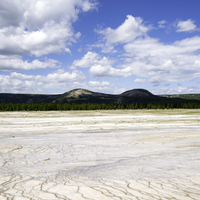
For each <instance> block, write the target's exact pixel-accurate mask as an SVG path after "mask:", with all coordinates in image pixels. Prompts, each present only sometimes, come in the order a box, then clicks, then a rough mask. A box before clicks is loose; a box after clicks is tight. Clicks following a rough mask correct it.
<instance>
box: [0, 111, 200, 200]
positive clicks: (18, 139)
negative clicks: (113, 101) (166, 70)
mask: <svg viewBox="0 0 200 200" xmlns="http://www.w3.org/2000/svg"><path fill="white" fill-rule="evenodd" d="M111 199H113V200H151V199H158V200H177V199H178V200H199V199H200V110H181V109H177V110H176V109H174V110H111V111H103V110H98V111H50V112H47V111H46V112H39V111H38V112H0V200H111Z"/></svg>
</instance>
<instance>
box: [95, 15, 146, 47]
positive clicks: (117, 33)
mask: <svg viewBox="0 0 200 200" xmlns="http://www.w3.org/2000/svg"><path fill="white" fill-rule="evenodd" d="M142 22H143V20H142V19H141V18H140V17H133V16H131V15H127V19H126V20H125V21H124V23H123V24H122V25H120V26H119V27H117V28H116V29H112V28H110V27H108V28H106V29H103V30H96V31H97V33H99V34H102V35H103V36H104V39H105V40H106V41H107V42H108V43H110V44H117V43H127V42H131V41H133V40H134V39H135V38H137V37H139V36H142V35H145V34H146V32H147V31H148V30H149V27H147V26H145V25H143V24H142Z"/></svg>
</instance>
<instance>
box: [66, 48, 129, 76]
mask: <svg viewBox="0 0 200 200" xmlns="http://www.w3.org/2000/svg"><path fill="white" fill-rule="evenodd" d="M114 63H115V61H114V60H109V59H108V58H107V57H105V56H104V57H101V56H100V55H99V54H97V53H96V52H90V51H89V52H87V54H85V55H84V56H83V57H82V59H80V60H75V61H74V62H73V64H72V65H71V66H70V67H69V68H70V69H75V68H77V67H83V68H86V67H88V68H90V69H89V72H90V74H91V75H92V76H94V77H109V76H112V77H114V76H120V77H127V76H131V72H130V70H131V69H130V68H129V67H128V68H125V69H123V68H122V69H121V68H119V69H118V68H115V67H112V64H114Z"/></svg>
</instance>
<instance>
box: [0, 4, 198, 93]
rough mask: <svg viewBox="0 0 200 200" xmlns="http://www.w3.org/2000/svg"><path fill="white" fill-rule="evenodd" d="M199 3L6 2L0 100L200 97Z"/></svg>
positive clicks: (0, 9) (0, 32)
mask: <svg viewBox="0 0 200 200" xmlns="http://www.w3.org/2000/svg"><path fill="white" fill-rule="evenodd" d="M199 8H200V1H199V0H140V1H139V0H137V1H136V0H123V1H122V0H57V1H55V0H26V1H24V0H17V1H16V0H2V1H1V2H0V92H1V93H38V94H39V93H43V94H57V93H64V92H67V91H69V90H71V89H75V88H85V89H89V90H91V91H95V92H103V93H113V94H120V93H122V92H124V91H126V90H130V89H135V88H144V89H147V90H149V91H150V92H152V93H153V94H178V93H200V20H199V19H200V14H199Z"/></svg>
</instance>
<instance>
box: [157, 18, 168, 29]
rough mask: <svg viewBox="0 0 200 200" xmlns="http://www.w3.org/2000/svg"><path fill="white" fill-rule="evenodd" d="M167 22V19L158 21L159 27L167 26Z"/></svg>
mask: <svg viewBox="0 0 200 200" xmlns="http://www.w3.org/2000/svg"><path fill="white" fill-rule="evenodd" d="M166 23H167V21H165V20H161V21H159V22H158V27H159V28H165V24H166Z"/></svg>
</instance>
